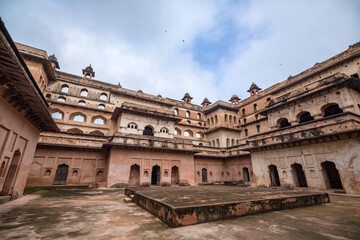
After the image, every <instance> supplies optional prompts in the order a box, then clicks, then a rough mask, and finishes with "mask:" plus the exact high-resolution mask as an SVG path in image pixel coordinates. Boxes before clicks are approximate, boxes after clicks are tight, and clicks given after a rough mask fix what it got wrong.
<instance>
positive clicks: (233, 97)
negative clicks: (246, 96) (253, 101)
mask: <svg viewBox="0 0 360 240" xmlns="http://www.w3.org/2000/svg"><path fill="white" fill-rule="evenodd" d="M232 100H240V98H239V97H238V95H236V94H233V95H232V96H231V98H230V100H229V101H232Z"/></svg>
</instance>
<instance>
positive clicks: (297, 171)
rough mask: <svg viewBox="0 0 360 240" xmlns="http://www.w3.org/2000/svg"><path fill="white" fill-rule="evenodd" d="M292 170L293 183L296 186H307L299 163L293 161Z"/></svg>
mask: <svg viewBox="0 0 360 240" xmlns="http://www.w3.org/2000/svg"><path fill="white" fill-rule="evenodd" d="M291 168H292V172H293V179H294V184H295V186H297V187H307V186H308V185H307V182H306V177H305V173H304V170H303V168H302V166H301V164H298V163H294V164H292V165H291Z"/></svg>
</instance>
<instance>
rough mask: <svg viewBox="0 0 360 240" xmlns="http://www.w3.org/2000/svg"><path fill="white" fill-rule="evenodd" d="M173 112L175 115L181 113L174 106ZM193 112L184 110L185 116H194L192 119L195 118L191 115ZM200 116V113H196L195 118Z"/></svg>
mask: <svg viewBox="0 0 360 240" xmlns="http://www.w3.org/2000/svg"><path fill="white" fill-rule="evenodd" d="M174 114H175V116H179V115H181V114H180V110H179V109H178V108H175V109H174ZM193 114H194V113H192V112H190V111H186V112H185V117H187V118H194V119H195V117H192V115H193ZM201 117H202V115H201V113H196V119H201Z"/></svg>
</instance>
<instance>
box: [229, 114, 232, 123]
mask: <svg viewBox="0 0 360 240" xmlns="http://www.w3.org/2000/svg"><path fill="white" fill-rule="evenodd" d="M229 123H232V115H229Z"/></svg>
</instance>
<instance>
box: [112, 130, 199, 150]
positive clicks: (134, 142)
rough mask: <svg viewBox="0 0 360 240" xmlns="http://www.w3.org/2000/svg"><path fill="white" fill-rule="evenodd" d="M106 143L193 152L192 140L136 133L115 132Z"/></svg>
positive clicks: (115, 145) (118, 145)
mask: <svg viewBox="0 0 360 240" xmlns="http://www.w3.org/2000/svg"><path fill="white" fill-rule="evenodd" d="M106 145H108V146H112V147H130V148H131V147H133V148H148V149H158V150H169V151H182V152H184V151H187V152H194V151H195V150H194V149H193V145H192V141H191V140H185V139H175V138H161V137H153V136H144V135H136V134H124V133H119V132H117V133H115V134H114V136H113V137H112V139H111V141H110V142H109V143H107V144H106Z"/></svg>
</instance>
